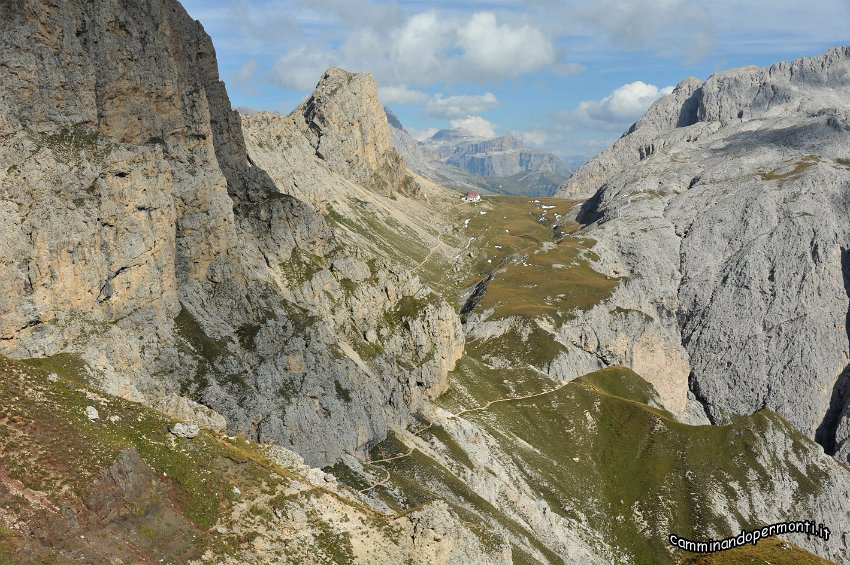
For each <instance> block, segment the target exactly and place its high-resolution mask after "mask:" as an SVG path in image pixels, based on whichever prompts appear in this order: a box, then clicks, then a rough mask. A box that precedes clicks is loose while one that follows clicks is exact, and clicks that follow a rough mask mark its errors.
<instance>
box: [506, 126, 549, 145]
mask: <svg viewBox="0 0 850 565" xmlns="http://www.w3.org/2000/svg"><path fill="white" fill-rule="evenodd" d="M511 135H513V136H514V137H516V138H517V139H519V140H520V141H522V143H523V144H524V145H525V146H526V147H531V148H532V149H536V148H538V147H542V146H543V145H544V144H545V143H546V139H547V135H546V132H545V131H543V130H540V129H531V130H526V131H515V132H511Z"/></svg>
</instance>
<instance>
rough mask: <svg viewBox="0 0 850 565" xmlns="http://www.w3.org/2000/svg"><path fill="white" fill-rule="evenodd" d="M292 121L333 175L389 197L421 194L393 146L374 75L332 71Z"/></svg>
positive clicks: (299, 107)
mask: <svg viewBox="0 0 850 565" xmlns="http://www.w3.org/2000/svg"><path fill="white" fill-rule="evenodd" d="M352 116H358V117H360V119H358V120H356V121H355V120H352ZM291 117H292V118H293V120H294V121H295V123H296V124H298V126H299V128H300V130H301V132H302V133H303V134H304V135H305V136H306V138H307V140H308V141H309V143H310V145H311V146H312V147H313V150H314V151H315V154H316V156H317V157H319V158H320V159H322V160H323V161H325V163H327V165H328V167H329V168H330V169H331V170H332V171H334V172H336V173H339V174H341V175H343V176H344V177H346V178H350V179H352V180H353V181H355V182H358V183H360V184H362V185H363V186H366V187H368V188H372V189H374V190H376V191H378V192H379V193H381V194H383V195H385V196H392V195H393V194H395V193H397V192H404V193H407V194H410V193H414V192H415V191H416V184H415V181H414V180H413V179H412V178H411V177H410V176H409V175H408V174H407V172H406V168H405V166H404V162H403V161H402V159H401V157H400V156H399V154H398V153H397V152H396V151H395V149H393V147H392V145H391V144H390V130H389V126H388V124H387V120H386V117H385V115H384V112H383V106H381V102H380V100H379V99H378V89H377V87H376V86H375V80H374V79H373V78H372V75H370V74H367V73H349V72H347V71H344V70H342V69H339V68H336V67H333V68H331V69H328V71H327V72H325V74H324V75H323V76H322V78H321V80H320V81H319V84H318V85H316V89H315V91H313V94H312V95H311V96H310V97H309V98H308V99H307V100H305V101H304V102H302V103H301V104H300V105H299V106H298V107H297V108H296V109H295V110H294V111H293V112H292V114H291Z"/></svg>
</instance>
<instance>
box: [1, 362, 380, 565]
mask: <svg viewBox="0 0 850 565" xmlns="http://www.w3.org/2000/svg"><path fill="white" fill-rule="evenodd" d="M83 372H84V371H83V365H82V363H81V362H80V361H79V360H78V359H75V358H73V357H72V356H69V355H61V356H57V357H53V358H48V359H38V360H31V361H29V362H26V363H24V362H20V361H13V360H10V359H8V358H5V357H2V356H0V563H29V562H55V561H57V560H58V562H65V561H67V560H68V559H69V556H74V555H76V556H78V557H80V558H82V557H85V559H87V560H88V562H109V561H110V559H114V558H118V559H121V560H123V562H139V563H142V562H144V563H147V562H160V560H162V562H168V563H182V562H186V561H187V560H189V559H193V558H198V557H200V556H201V555H202V554H203V553H204V552H205V551H211V552H213V554H214V555H215V556H216V557H215V558H214V560H213V561H214V562H215V561H217V560H220V559H221V558H222V557H224V556H228V555H229V556H245V554H246V553H245V552H246V551H248V553H253V552H252V551H250V550H251V549H253V547H252V545H251V544H252V542H253V540H254V539H255V538H256V537H258V536H260V532H259V531H265V530H267V529H270V528H271V529H272V530H274V528H275V526H274V525H273V523H274V522H275V518H274V517H273V516H272V514H271V511H272V508H275V507H276V505H282V506H287V505H289V506H291V505H292V504H295V505H296V506H297V505H299V504H300V502H299V498H298V497H299V496H302V494H301V493H306V494H307V495H312V496H316V495H328V496H330V497H331V498H333V499H334V500H336V501H338V502H341V503H342V507H343V509H344V508H346V507H347V508H352V509H354V512H355V513H359V515H361V516H363V517H365V518H364V519H367V520H371V521H372V522H374V527H375V528H376V529H377V530H380V531H382V532H383V535H389V534H388V532H390V531H391V530H392V528H391V527H390V526H392V525H391V524H390V523H389V522H387V521H386V520H385V519H384V518H383V517H381V516H380V515H379V514H377V513H375V512H372V511H370V510H368V509H366V508H365V507H362V506H361V505H359V504H358V503H355V502H352V501H349V500H345V499H342V498H340V497H339V496H337V495H335V494H332V493H330V492H328V491H325V490H323V489H321V488H314V489H309V490H307V491H303V490H300V489H302V488H303V484H304V482H305V480H304V478H303V477H302V476H300V475H298V474H295V473H294V472H293V471H291V470H289V469H284V468H282V467H280V466H279V465H277V464H276V463H274V462H273V461H271V460H270V459H269V458H268V457H267V456H266V455H265V454H264V453H263V451H262V450H261V449H260V448H259V447H258V446H256V445H255V444H250V443H247V442H245V441H244V440H242V439H237V438H235V439H229V438H227V437H220V436H217V435H215V434H211V433H209V432H206V431H203V430H202V431H201V433H200V435H198V437H196V438H195V439H192V440H186V439H178V438H175V437H173V436H172V435H171V434H170V433H169V432H168V430H169V428H170V427H171V426H172V425H173V424H174V421H173V420H171V419H169V418H168V417H166V416H164V415H163V414H160V413H159V412H156V411H154V410H151V409H149V408H147V407H145V406H142V405H140V404H137V403H134V402H129V401H126V400H123V399H120V398H117V397H113V396H110V395H107V394H104V393H101V392H98V391H96V390H95V389H93V388H91V387H89V386H87V385H86V384H85V383H84V382H83V381H82V380H81V375H82V374H83ZM50 373H57V374H58V381H57V382H51V381H50V380H49V379H48V378H47V377H48V375H49V374H50ZM87 406H94V407H95V408H96V409H97V410H98V412H99V415H100V419H99V420H96V421H89V419H88V418H87V417H86V415H85V412H84V411H85V408H86V407H87ZM116 418H117V419H116ZM125 449H135V450H136V451H137V452H138V454H139V456H140V458H141V460H142V461H143V462H144V463H145V464H147V465H148V466H149V467H150V468H151V469H152V473H153V474H152V476H153V477H156V478H157V480H155V481H154V483H155V484H154V485H153V486H152V487H151V488H149V489H147V490H145V492H144V493H143V494H142V495H141V498H131V499H128V500H123V501H122V502H121V503H120V504H119V507H118V510H117V512H118V513H117V514H113V515H111V517H110V518H109V519H107V520H105V521H102V522H100V521H97V518H95V517H93V516H92V512H93V510H92V508H91V507H90V505H91V504H92V501H95V502H96V501H100V500H103V492H104V491H103V489H99V488H98V486H97V485H98V484H101V485H102V484H108V483H109V482H110V481H109V479H108V478H107V479H106V480H105V481H104V477H108V475H104V472H105V471H106V470H107V469H109V468H110V467H111V466H112V465H113V463H114V462H115V461H116V460H117V459H118V458H119V456H120V454H121V453H122V451H123V450H125ZM297 485H302V486H297ZM234 487H236V488H238V489H239V491H240V492H239V493H237V492H236V491H235V490H234ZM293 487H295V488H294V490H291V489H292V488H293ZM288 489H289V490H288ZM290 490H291V492H290ZM293 492H294V493H295V494H292V493H293ZM33 500H35V501H37V502H38V501H46V502H45V504H47V505H48V506H54V507H60V506H65V507H67V508H71V509H74V511H76V512H77V513H78V516H79V526H76V525H74V524H73V521H71V522H68V521H67V520H66V519H65V518H63V517H62V515H60V513H58V512H56V511H53V512H51V511H49V510H48V511H46V512H45V511H43V510H40V509H39V507H38V506H39V504H40V503H39V504H35V503H33V502H32V501H33ZM258 501H259V502H258ZM262 501H266V502H262ZM245 504H248V508H249V509H250V511H249V512H248V515H247V516H246V515H245V514H244V510H243V511H242V512H243V513H242V515H241V516H240V517H239V518H238V520H237V522H238V523H234V522H233V521H234V520H235V519H236V518H234V516H235V515H234V514H233V512H235V511H236V509H237V508H239V507H241V508H244V507H245ZM305 504H306V505H307V506H311V505H310V504H308V503H305ZM312 506H314V507H315V506H316V505H315V504H313V505H312ZM308 512H310V511H308ZM314 518H315V519H313V520H312V521H311V524H312V526H311V527H312V528H313V535H312V537H311V538H310V539H307V540H306V541H302V542H301V545H300V546H299V547H298V548H294V549H295V550H297V551H295V552H294V553H293V554H292V555H289V554H287V557H286V558H287V559H288V560H289V561H290V562H293V563H295V562H302V561H303V560H304V559H305V558H306V557H305V555H312V556H313V557H312V558H306V559H307V561H306V562H311V563H312V562H316V561H315V560H316V559H319V561H321V562H324V563H340V562H346V560H340V559H339V558H338V557H339V555H342V553H340V552H341V551H342V550H344V549H345V546H346V544H345V543H340V540H341V541H342V542H345V541H346V540H347V537H345V535H346V534H345V533H344V532H343V533H339V532H337V531H335V528H334V527H332V526H331V525H330V524H327V523H325V522H323V517H322V516H315V517H314ZM92 520H94V522H93V521H92ZM16 523H17V524H18V525H19V526H21V527H18V526H15V524H16ZM370 523H371V522H370ZM222 525H224V526H225V528H224V529H221V530H219V527H220V526H222ZM57 528H58V529H57ZM258 530H259V531H258ZM305 544H307V545H305ZM305 552H306V554H305V555H300V557H299V553H300V554H304V553H305ZM343 553H345V552H344V551H343ZM335 556H336V557H335ZM279 557H280V556H279Z"/></svg>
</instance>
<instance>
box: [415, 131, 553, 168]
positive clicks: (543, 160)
mask: <svg viewBox="0 0 850 565" xmlns="http://www.w3.org/2000/svg"><path fill="white" fill-rule="evenodd" d="M438 133H439V132H438ZM436 136H437V134H435V137H436ZM435 137H432V138H431V139H430V140H428V141H427V142H426V145H431V146H433V149H434V150H435V151H436V152H437V154H438V155H439V158H440V159H441V160H443V161H444V162H446V163H448V164H449V165H454V166H455V167H459V168H461V169H463V170H465V171H467V172H469V173H472V174H473V175H477V176H482V177H486V176H493V177H507V176H511V175H514V174H516V173H523V172H526V173H530V172H537V171H549V172H556V173H560V174H567V173H568V172H569V171H568V169H567V167H566V165H564V164H563V163H562V162H561V161H560V159H558V158H557V157H555V156H554V155H552V154H551V153H545V152H543V151H534V150H529V149H526V148H525V147H524V146H523V144H522V142H520V141H519V140H518V139H517V138H515V137H514V136H512V135H502V136H499V137H494V138H492V139H476V138H474V137H473V138H472V139H469V138H468V137H467V136H459V139H458V138H455V139H454V141H449V140H443V139H440V138H436V139H435ZM444 141H449V142H448V143H445V142H444Z"/></svg>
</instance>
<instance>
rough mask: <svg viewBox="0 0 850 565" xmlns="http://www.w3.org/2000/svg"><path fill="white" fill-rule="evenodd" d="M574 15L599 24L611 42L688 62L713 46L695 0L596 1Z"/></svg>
mask: <svg viewBox="0 0 850 565" xmlns="http://www.w3.org/2000/svg"><path fill="white" fill-rule="evenodd" d="M575 15H576V17H579V18H582V19H584V20H586V21H590V22H592V23H594V24H596V25H598V26H600V27H601V28H602V29H603V30H605V31H606V32H607V33H608V36H609V38H610V39H611V41H612V42H614V43H618V44H620V45H623V46H625V47H628V48H630V49H652V50H653V51H655V52H657V53H659V54H661V55H664V56H669V57H676V58H684V59H685V60H687V61H689V62H694V61H697V60H699V59H701V58H702V57H704V56H705V55H706V54H707V53H708V52H709V51H710V50H711V48H712V47H713V45H714V33H713V27H712V25H711V20H710V18H709V15H708V13H707V12H706V10H705V9H704V8H703V2H700V1H699V0H596V1H595V2H593V3H592V4H590V5H587V6H585V7H583V8H579V9H578V10H577V11H576V12H575Z"/></svg>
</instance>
